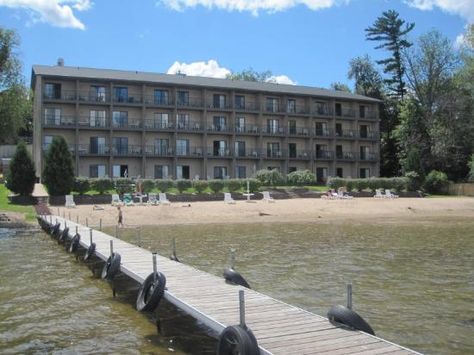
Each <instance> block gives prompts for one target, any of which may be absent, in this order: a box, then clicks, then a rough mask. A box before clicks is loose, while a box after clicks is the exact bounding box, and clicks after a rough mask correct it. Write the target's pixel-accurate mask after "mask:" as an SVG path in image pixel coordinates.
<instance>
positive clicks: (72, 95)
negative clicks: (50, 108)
mask: <svg viewBox="0 0 474 355" xmlns="http://www.w3.org/2000/svg"><path fill="white" fill-rule="evenodd" d="M76 97H77V95H76V91H75V90H61V91H60V92H58V93H48V92H44V91H43V100H45V101H47V100H64V101H75V100H76Z"/></svg>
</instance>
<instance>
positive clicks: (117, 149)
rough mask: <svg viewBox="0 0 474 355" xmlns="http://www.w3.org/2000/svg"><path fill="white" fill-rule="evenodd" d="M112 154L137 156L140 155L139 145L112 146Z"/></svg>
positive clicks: (140, 148)
mask: <svg viewBox="0 0 474 355" xmlns="http://www.w3.org/2000/svg"><path fill="white" fill-rule="evenodd" d="M111 150H112V154H113V155H116V156H139V155H142V146H141V145H128V146H127V145H124V146H112V149H111Z"/></svg>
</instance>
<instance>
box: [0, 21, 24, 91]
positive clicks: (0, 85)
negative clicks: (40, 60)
mask: <svg viewBox="0 0 474 355" xmlns="http://www.w3.org/2000/svg"><path fill="white" fill-rule="evenodd" d="M19 43H20V40H19V38H18V36H17V34H16V32H15V31H12V30H8V29H4V28H2V27H0V90H2V89H4V88H6V87H10V86H11V85H15V84H18V82H19V81H20V80H19V79H20V77H21V75H20V72H21V64H20V61H19V60H18V58H17V55H16V53H15V49H16V48H17V47H18V45H19Z"/></svg>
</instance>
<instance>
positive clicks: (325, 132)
mask: <svg viewBox="0 0 474 355" xmlns="http://www.w3.org/2000/svg"><path fill="white" fill-rule="evenodd" d="M314 135H315V136H316V137H323V138H324V137H325V138H330V137H332V136H333V131H332V130H331V129H327V128H316V129H315V130H314Z"/></svg>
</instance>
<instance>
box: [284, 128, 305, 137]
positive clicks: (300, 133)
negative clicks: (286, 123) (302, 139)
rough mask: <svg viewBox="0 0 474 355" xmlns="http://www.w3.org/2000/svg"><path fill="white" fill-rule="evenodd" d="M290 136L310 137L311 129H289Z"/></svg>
mask: <svg viewBox="0 0 474 355" xmlns="http://www.w3.org/2000/svg"><path fill="white" fill-rule="evenodd" d="M288 135H290V136H309V129H308V128H306V127H288Z"/></svg>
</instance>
